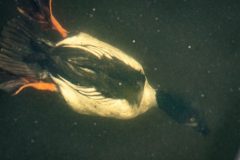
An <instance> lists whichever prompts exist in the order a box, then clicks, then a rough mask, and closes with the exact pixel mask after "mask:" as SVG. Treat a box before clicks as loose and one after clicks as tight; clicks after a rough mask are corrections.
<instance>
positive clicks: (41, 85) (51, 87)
mask: <svg viewBox="0 0 240 160" xmlns="http://www.w3.org/2000/svg"><path fill="white" fill-rule="evenodd" d="M29 87H30V88H34V89H37V90H41V91H51V92H57V91H58V89H57V87H56V85H55V84H54V83H47V82H42V81H39V82H29V83H26V84H25V85H23V86H21V87H20V88H19V89H18V90H17V91H16V92H15V93H14V94H13V95H17V94H19V93H20V92H21V91H23V90H24V89H26V88H29Z"/></svg>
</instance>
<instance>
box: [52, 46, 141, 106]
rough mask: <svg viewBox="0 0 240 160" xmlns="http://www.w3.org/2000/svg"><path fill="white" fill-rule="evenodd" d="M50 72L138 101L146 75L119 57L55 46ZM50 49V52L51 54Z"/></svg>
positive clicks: (113, 96)
mask: <svg viewBox="0 0 240 160" xmlns="http://www.w3.org/2000/svg"><path fill="white" fill-rule="evenodd" d="M54 53H55V55H56V56H53V57H52V59H53V63H50V64H51V66H49V67H50V68H51V69H52V70H51V71H52V72H51V73H55V74H58V75H61V76H62V77H64V78H65V79H67V80H68V81H70V82H71V83H73V84H76V85H78V84H79V85H81V86H85V87H89V88H91V87H94V88H95V89H96V90H97V91H98V92H101V93H102V95H103V96H105V97H106V98H114V99H126V100H127V101H128V102H129V103H130V104H139V102H140V99H141V97H142V91H143V87H144V84H145V75H144V74H143V73H142V72H141V71H138V70H135V69H134V68H132V67H130V66H129V65H126V64H125V63H124V62H122V61H121V60H119V59H117V58H115V57H112V59H109V58H107V57H105V56H103V57H101V58H100V59H99V58H98V57H96V56H94V55H92V54H90V53H88V52H85V51H81V50H79V49H74V48H64V47H58V48H56V49H55V50H54ZM54 53H53V54H54Z"/></svg>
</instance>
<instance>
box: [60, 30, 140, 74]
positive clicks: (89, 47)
mask: <svg viewBox="0 0 240 160" xmlns="http://www.w3.org/2000/svg"><path fill="white" fill-rule="evenodd" d="M56 46H63V47H69V48H79V49H81V50H84V51H86V52H88V53H90V54H92V55H94V56H96V57H97V58H99V59H101V58H102V57H103V56H105V57H107V58H109V59H112V57H115V58H117V59H119V60H121V61H122V62H124V63H125V64H127V65H129V66H130V67H132V68H134V69H135V70H138V71H141V72H142V73H144V71H143V67H142V66H141V64H140V63H138V62H137V61H136V60H134V59H133V58H132V57H130V56H128V55H127V54H126V53H124V52H123V51H121V50H119V49H118V48H116V47H114V46H112V45H110V44H107V43H105V42H103V41H100V40H98V39H97V38H94V37H92V36H90V35H88V34H86V33H82V32H81V33H79V34H78V35H76V36H73V37H69V38H66V39H64V40H62V41H60V42H59V43H57V44H56Z"/></svg>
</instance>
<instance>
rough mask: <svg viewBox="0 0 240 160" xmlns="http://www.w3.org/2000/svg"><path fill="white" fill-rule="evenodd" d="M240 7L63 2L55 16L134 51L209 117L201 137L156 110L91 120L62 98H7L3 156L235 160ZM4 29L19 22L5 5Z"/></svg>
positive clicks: (3, 100) (1, 100)
mask: <svg viewBox="0 0 240 160" xmlns="http://www.w3.org/2000/svg"><path fill="white" fill-rule="evenodd" d="M239 8H240V2H238V1H234V0H229V1H222V2H221V1H211V2H209V1H208V0H172V1H167V0H131V1H120V0H112V1H109V0H101V1H98V0H81V1H80V0H79V1H77V0H71V1H64V0H58V1H54V13H55V15H56V17H57V18H58V19H59V21H60V22H62V23H63V24H64V26H65V27H66V28H67V29H68V30H70V31H72V32H73V33H74V32H78V31H84V32H88V33H90V34H92V35H95V36H96V37H98V38H100V39H102V40H105V41H107V42H109V43H111V44H114V45H115V46H117V47H119V48H121V49H123V50H125V51H127V52H129V53H130V54H131V55H132V56H133V57H135V58H136V59H138V60H139V61H140V62H141V64H142V65H143V66H144V68H145V71H146V73H147V76H148V79H149V81H150V83H151V84H152V85H153V86H155V87H159V86H160V87H161V88H162V89H164V90H167V91H169V92H173V93H177V94H180V95H181V96H182V97H184V98H185V99H187V101H189V102H190V103H191V105H192V106H193V107H194V108H196V109H198V110H199V111H200V112H201V113H202V114H203V115H204V116H205V117H206V121H207V123H208V125H209V128H210V130H211V132H210V134H209V135H207V136H205V137H204V136H201V135H200V134H199V133H197V132H196V131H194V130H192V129H191V128H189V127H186V126H183V125H181V124H177V123H175V122H174V121H173V120H172V119H170V118H169V117H168V116H167V115H166V114H165V113H164V112H162V111H161V110H158V109H157V108H154V109H152V110H150V111H149V112H147V113H146V114H144V115H142V116H139V117H138V118H136V119H133V120H129V121H120V120H112V119H105V118H99V117H91V116H83V115H79V114H77V113H75V112H73V111H72V110H70V109H69V108H68V107H67V105H66V104H65V102H64V100H63V99H62V98H61V97H60V96H59V95H56V94H51V93H43V92H38V91H34V90H31V89H29V90H26V91H24V92H23V93H22V94H20V95H19V96H16V97H11V96H9V95H6V94H5V93H3V92H1V93H0V106H1V107H0V126H1V129H0V159H1V160H5V159H9V160H16V159H17V160H25V159H34V160H41V159H44V160H46V159H51V160H52V159H59V160H72V159H89V160H118V159H119V160H124V159H126V160H146V159H153V160H176V159H179V160H192V159H194V160H215V159H221V160H231V159H234V157H235V155H236V154H237V150H238V148H239V144H240V108H239V107H240V106H239V103H240V74H239V73H240V65H239V61H240V47H239V46H240V17H239V15H240V9H239ZM0 12H1V22H0V25H1V28H2V26H3V25H4V24H5V23H6V21H7V20H9V19H11V18H12V17H14V16H16V12H15V6H14V2H11V1H9V0H2V1H0Z"/></svg>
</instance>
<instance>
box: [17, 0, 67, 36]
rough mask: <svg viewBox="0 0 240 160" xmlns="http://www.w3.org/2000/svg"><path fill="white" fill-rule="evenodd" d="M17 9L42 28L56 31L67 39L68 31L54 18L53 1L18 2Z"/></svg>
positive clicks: (29, 0) (24, 0) (30, 0)
mask: <svg viewBox="0 0 240 160" xmlns="http://www.w3.org/2000/svg"><path fill="white" fill-rule="evenodd" d="M17 9H18V11H19V12H20V13H21V14H22V15H24V16H26V17H28V18H29V19H31V20H34V21H37V22H38V23H39V24H40V25H41V26H42V27H44V28H48V29H55V30H56V31H58V33H59V34H60V35H61V36H62V37H63V38H65V37H67V33H68V32H67V30H66V29H64V28H63V27H62V25H61V24H60V23H59V22H58V21H57V19H56V18H55V17H54V16H53V11H52V0H28V1H26V0H17Z"/></svg>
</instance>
